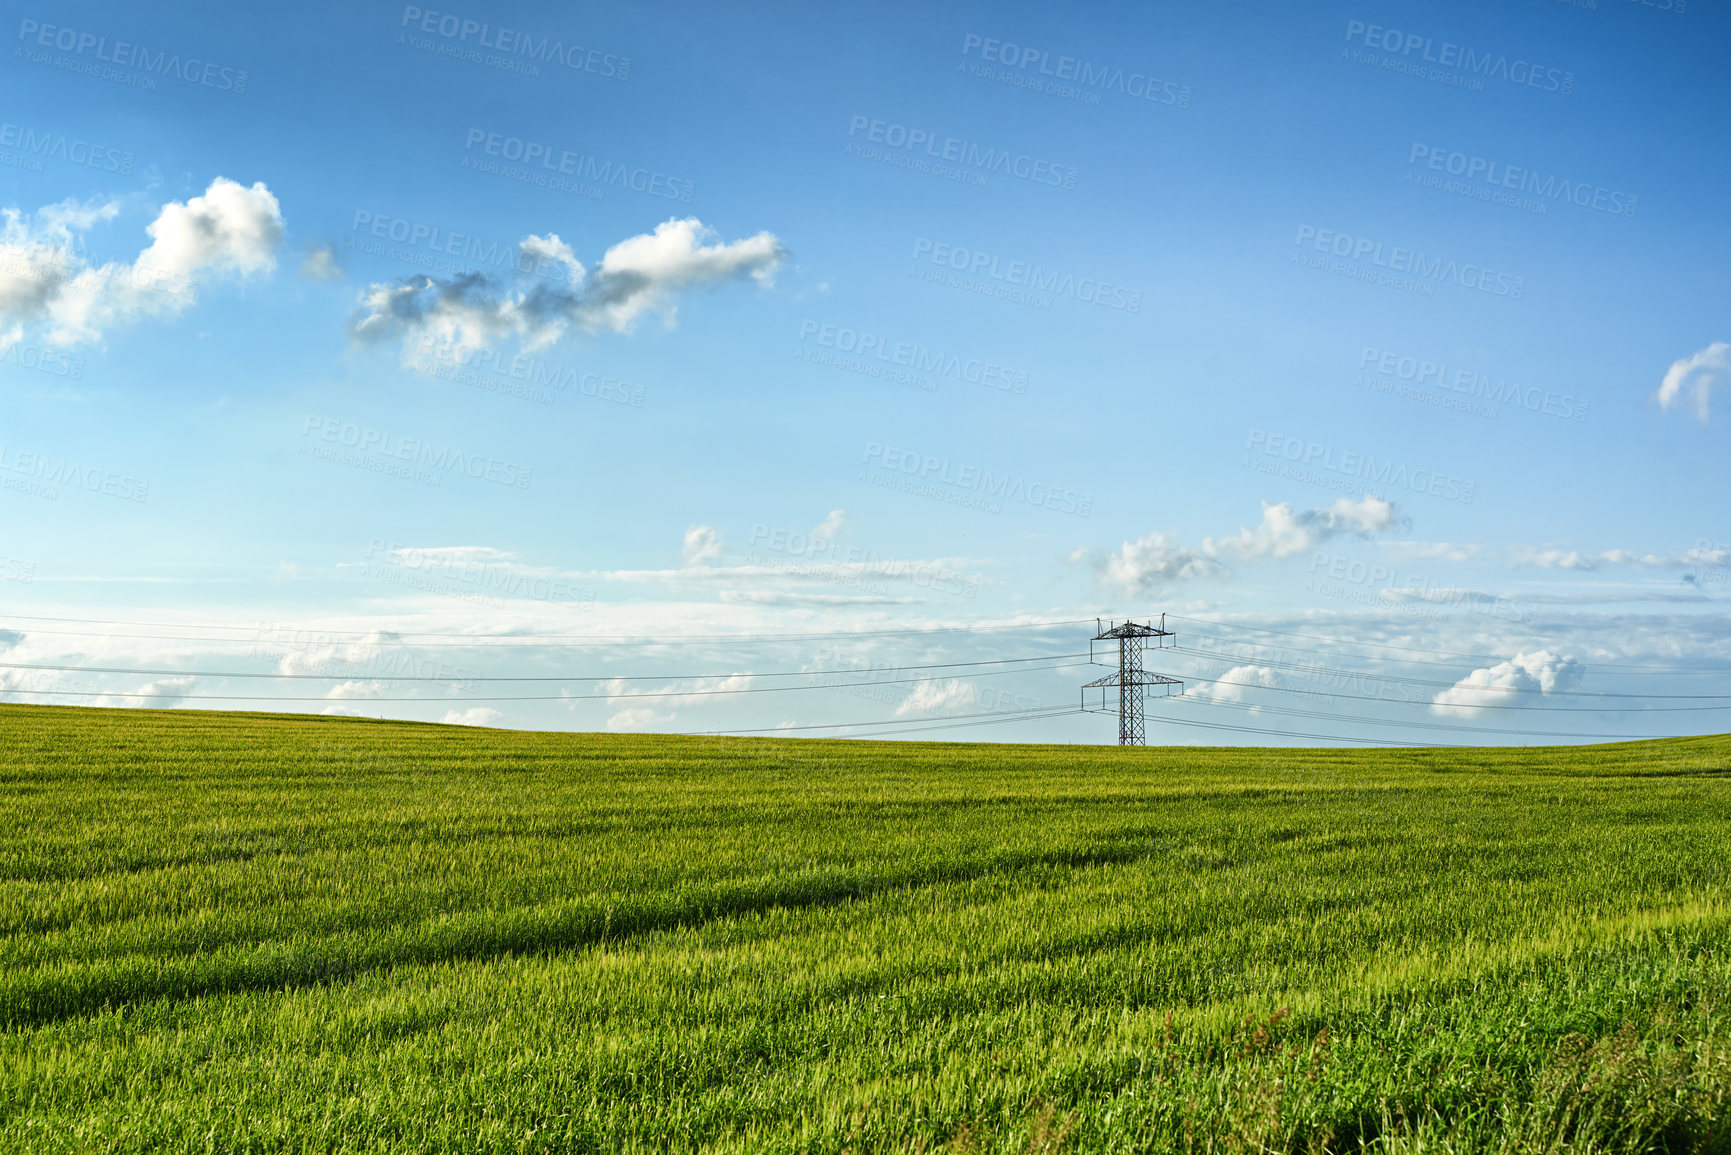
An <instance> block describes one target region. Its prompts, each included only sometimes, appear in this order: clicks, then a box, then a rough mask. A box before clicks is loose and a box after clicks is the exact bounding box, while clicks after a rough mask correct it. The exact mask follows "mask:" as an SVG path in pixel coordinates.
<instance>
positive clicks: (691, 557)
mask: <svg viewBox="0 0 1731 1155" xmlns="http://www.w3.org/2000/svg"><path fill="white" fill-rule="evenodd" d="M720 557H721V535H720V534H718V533H716V532H715V530H713V529H711V528H710V527H709V526H707V525H694V526H692V527H691V528H690V529H687V530H686V531H685V564H686V565H687V566H702V565H708V564H709V563H710V562H712V561H716V560H718V559H719V558H720Z"/></svg>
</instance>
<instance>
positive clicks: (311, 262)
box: [301, 244, 343, 281]
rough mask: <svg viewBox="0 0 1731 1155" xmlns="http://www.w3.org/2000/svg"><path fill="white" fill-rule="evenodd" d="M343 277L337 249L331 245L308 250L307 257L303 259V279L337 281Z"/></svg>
mask: <svg viewBox="0 0 1731 1155" xmlns="http://www.w3.org/2000/svg"><path fill="white" fill-rule="evenodd" d="M342 275H343V267H342V263H341V262H340V261H339V260H338V259H337V247H336V246H335V245H331V244H324V245H315V246H314V247H313V248H311V249H308V250H307V255H306V256H305V257H303V258H302V259H301V278H302V279H303V280H307V281H336V280H340V279H341V278H342Z"/></svg>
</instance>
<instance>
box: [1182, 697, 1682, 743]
mask: <svg viewBox="0 0 1731 1155" xmlns="http://www.w3.org/2000/svg"><path fill="white" fill-rule="evenodd" d="M1179 700H1180V701H1186V702H1198V703H1201V704H1202V705H1205V706H1219V707H1224V708H1232V709H1239V710H1253V711H1267V712H1268V713H1270V714H1281V715H1285V716H1288V717H1293V718H1318V719H1321V720H1323V721H1331V722H1356V723H1358V724H1360V725H1364V726H1400V727H1403V728H1405V729H1411V730H1445V731H1449V732H1452V733H1457V734H1509V735H1514V736H1516V737H1521V738H1617V739H1623V740H1627V741H1646V740H1652V739H1657V738H1675V737H1678V735H1676V734H1575V733H1570V732H1566V731H1557V730H1505V729H1501V728H1498V727H1494V726H1465V725H1459V724H1450V723H1448V722H1419V721H1413V720H1410V719H1401V718H1365V717H1361V716H1358V715H1353V714H1330V713H1327V712H1326V711H1320V710H1295V709H1292V708H1291V707H1288V706H1265V705H1260V704H1257V703H1252V702H1220V701H1215V700H1213V699H1210V698H1181V699H1179Z"/></svg>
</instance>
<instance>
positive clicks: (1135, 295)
mask: <svg viewBox="0 0 1731 1155" xmlns="http://www.w3.org/2000/svg"><path fill="white" fill-rule="evenodd" d="M922 260H924V261H929V262H931V263H932V264H934V265H938V266H941V267H943V268H948V269H955V270H957V271H958V272H962V273H966V274H967V275H969V276H971V277H987V278H989V279H991V280H994V281H1002V282H1004V283H1005V284H1009V285H1015V286H1017V287H1018V288H1024V289H1030V290H1032V291H1034V292H1036V293H1050V294H1052V295H1053V296H1055V297H1073V298H1075V299H1076V300H1078V301H1083V302H1085V303H1087V304H1090V305H1099V306H1101V307H1103V308H1107V309H1122V310H1123V311H1125V312H1126V313H1140V312H1141V311H1142V290H1140V289H1127V288H1125V287H1124V286H1123V285H1115V284H1113V283H1112V282H1111V281H1102V280H1098V279H1096V278H1093V277H1075V276H1072V275H1071V274H1069V273H1065V272H1061V271H1059V270H1057V269H1042V268H1041V267H1040V266H1039V265H1035V264H1030V263H1028V262H1027V261H1006V260H1003V259H1001V258H999V257H998V256H997V255H995V254H993V253H987V252H983V251H981V250H979V249H968V248H964V247H962V246H961V245H951V244H946V243H944V242H943V241H932V240H928V239H927V238H925V237H915V238H914V261H915V262H916V263H917V262H919V261H922Z"/></svg>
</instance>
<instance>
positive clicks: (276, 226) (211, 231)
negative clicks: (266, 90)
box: [0, 177, 283, 348]
mask: <svg viewBox="0 0 1731 1155" xmlns="http://www.w3.org/2000/svg"><path fill="white" fill-rule="evenodd" d="M118 213H119V205H118V203H117V202H112V201H111V202H106V203H95V202H92V203H88V204H78V203H77V202H74V201H62V202H61V203H59V204H56V205H49V206H47V207H45V208H43V209H40V210H38V211H37V212H36V213H34V214H32V215H31V216H30V217H28V218H27V217H25V216H24V215H23V214H21V213H19V212H18V210H16V209H7V210H5V212H4V219H5V224H4V226H3V227H0V348H6V347H9V346H10V345H12V344H14V343H16V342H18V341H20V340H23V339H24V336H25V334H26V332H27V331H29V330H38V331H40V332H41V334H42V338H43V340H45V341H46V342H47V343H49V344H51V345H59V346H73V345H81V344H88V343H93V342H98V341H101V340H102V339H103V335H104V334H105V333H106V332H108V331H109V330H110V329H112V328H113V327H115V326H117V325H121V324H126V323H130V322H132V321H136V320H138V319H140V318H143V317H158V316H170V317H171V316H175V315H177V314H179V313H181V312H183V311H184V310H185V309H187V308H188V307H190V306H191V305H192V304H193V302H195V301H196V300H197V297H198V282H197V281H196V280H195V279H194V278H195V277H196V276H197V275H199V274H203V273H206V272H215V273H219V274H220V273H233V274H236V275H239V276H251V275H253V274H258V273H265V272H269V271H270V270H271V269H272V268H274V267H275V264H276V257H275V251H276V249H277V247H278V246H280V245H281V244H282V237H283V224H282V213H281V210H280V207H279V206H278V204H277V200H276V197H274V196H272V195H271V192H270V190H269V189H268V188H266V187H265V186H264V184H263V183H262V182H260V183H257V184H254V185H253V186H252V187H251V188H247V187H246V186H244V185H241V184H238V183H236V182H235V181H231V180H228V179H226V178H224V177H217V178H216V179H215V180H213V181H212V182H211V183H210V187H209V188H208V189H206V190H205V191H204V193H203V195H201V196H195V197H193V198H191V199H190V200H188V201H186V202H185V203H181V202H179V201H171V202H169V203H168V204H165V205H163V206H162V209H161V211H160V212H159V213H158V214H157V217H156V219H155V220H154V221H152V222H151V223H150V224H149V225H147V226H146V227H145V232H146V233H147V234H148V235H149V236H150V238H151V243H150V245H149V247H147V248H145V249H144V250H143V251H142V252H140V253H139V254H138V258H137V260H135V261H133V262H131V263H126V262H118V261H109V262H107V263H105V264H102V265H92V264H91V263H90V262H89V261H88V259H87V258H86V257H85V255H84V246H83V235H84V233H85V232H87V231H89V230H90V229H91V228H93V227H95V226H96V225H98V224H101V223H105V222H107V221H111V220H113V219H114V217H115V216H116V215H118Z"/></svg>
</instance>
